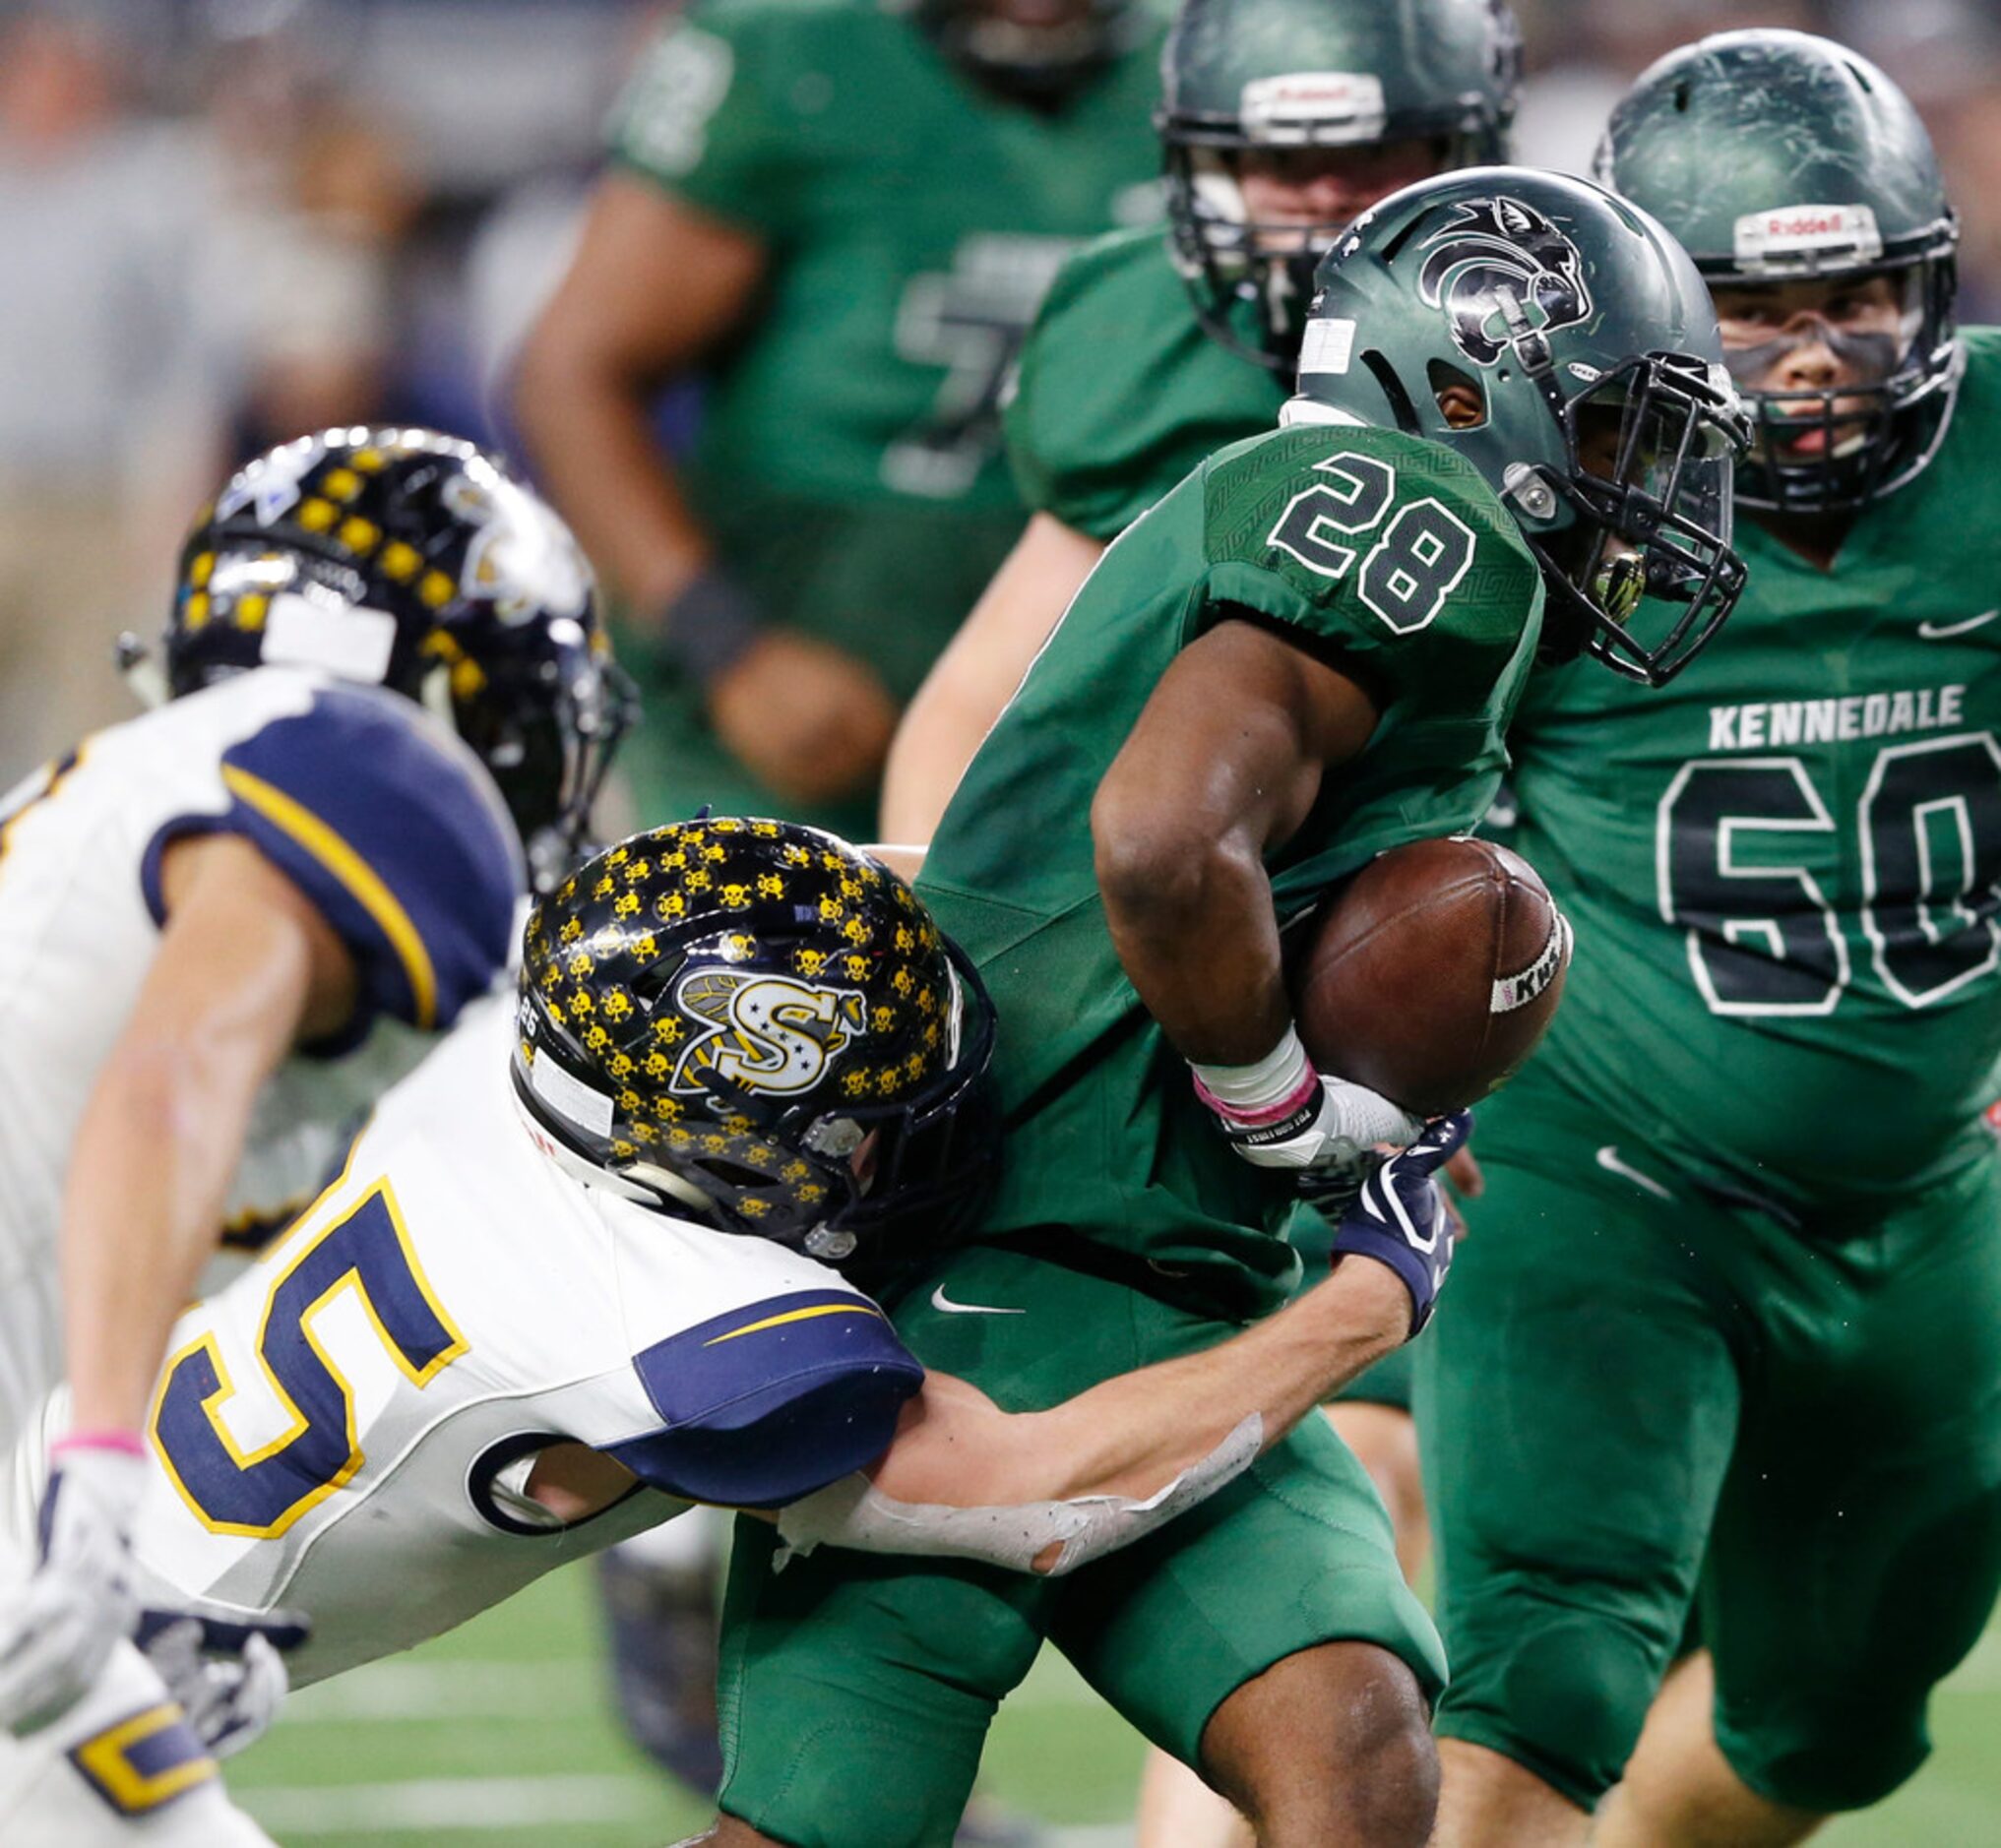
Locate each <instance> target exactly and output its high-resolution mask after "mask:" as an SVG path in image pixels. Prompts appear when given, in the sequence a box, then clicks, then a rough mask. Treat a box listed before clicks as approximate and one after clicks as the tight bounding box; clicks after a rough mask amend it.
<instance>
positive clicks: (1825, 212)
mask: <svg viewBox="0 0 2001 1848" xmlns="http://www.w3.org/2000/svg"><path fill="white" fill-rule="evenodd" d="M1732 241H1733V243H1734V246H1735V250H1736V255H1737V260H1738V261H1739V262H1740V263H1745V264H1753V265H1755V264H1759V263H1766V264H1771V263H1783V262H1787V261H1789V260H1796V259H1800V258H1804V257H1808V256H1811V255H1813V254H1814V253H1817V252H1826V253H1829V254H1833V253H1837V252H1839V253H1840V254H1842V255H1844V256H1849V257H1855V258H1859V259H1861V260H1863V261H1865V262H1867V261H1873V260H1874V259H1875V258H1877V257H1880V256H1881V255H1882V254H1883V235H1882V232H1881V231H1880V230H1879V229H1878V228H1877V224H1876V215H1875V213H1874V212H1872V211H1871V210H1870V209H1869V208H1868V207H1867V206H1860V205H1857V206H1808V205H1800V206H1775V207H1773V208H1771V209H1770V210H1768V211H1765V212H1752V213H1747V214H1746V215H1745V216H1743V217H1741V218H1739V219H1738V220H1737V221H1736V224H1735V227H1734V233H1733V240H1732Z"/></svg>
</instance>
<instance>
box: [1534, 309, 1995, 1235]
mask: <svg viewBox="0 0 2001 1848" xmlns="http://www.w3.org/2000/svg"><path fill="white" fill-rule="evenodd" d="M1967 345H1968V349H1969V352H1968V356H1969V365H1968V370H1967V375H1966V380H1965V383H1964V385H1963V386H1962V388H1961V392H1960V399H1959V405H1958V409H1957V411H1956V412H1955V414H1954V416H1953V419H1952V422H1951V425H1950V427H1949V429H1948V431H1947V434H1946V437H1945V440H1944V442H1943V444H1942V445H1941V447H1940V448H1939V450H1938V453H1937V454H1936V456H1935V457H1934V458H1933V460H1932V462H1931V464H1930V466H1929V467H1928V468H1926V469H1925V471H1924V472H1923V473H1922V474H1921V475H1919V476H1918V477H1917V479H1916V480H1915V481H1914V482H1912V483H1911V484H1910V485H1909V486H1908V487H1907V488H1905V489H1903V490H1901V491H1900V492H1899V493H1897V494H1895V495H1893V496H1891V497H1890V498H1889V499H1887V500H1884V501H1880V502H1877V503H1876V504H1874V505H1873V506H1872V507H1870V508H1869V509H1868V510H1867V511H1866V512H1865V513H1864V514H1863V515H1862V516H1861V518H1860V519H1859V520H1858V521H1857V522H1856V524H1855V525H1854V526H1853V528H1852V530H1851V531H1850V533H1849V535H1848V538H1847V541H1846V543H1845V545H1844V546H1843V548H1842V550H1841V553H1840V555H1839V556H1838V557H1837V559H1836V560H1835V562H1834V565H1833V568H1832V569H1831V570H1829V571H1825V572H1824V571H1821V570H1819V569H1817V568H1816V567H1814V566H1812V565H1810V564H1808V563H1807V562H1806V561H1805V560H1804V559H1802V558H1800V557H1798V556H1797V555H1796V554H1795V553H1793V552H1791V551H1789V550H1787V549H1786V548H1785V547H1784V546H1782V545H1781V544H1779V543H1778V542H1777V541H1776V540H1775V539H1773V538H1772V537H1771V536H1770V534H1769V533H1767V532H1766V531H1764V530H1763V529H1762V528H1760V527H1759V526H1757V525H1756V524H1752V523H1751V522H1750V521H1748V520H1745V521H1740V522H1739V524H1738V531H1737V544H1738V546H1739V548H1740V549H1741V550H1742V552H1743V554H1744V558H1745V561H1746V563H1747V564H1748V565H1749V567H1750V584H1749V587H1748V589H1747V590H1746V592H1745V594H1744V597H1743V600H1742V601H1741V602H1740V603H1739V604H1738V606H1737V609H1736V612H1735V614H1734V615H1733V616H1732V617H1731V618H1730V622H1729V626H1728V627H1727V628H1726V629H1725V630H1724V631H1723V633H1722V635H1721V636H1720V637H1719V638H1718V640H1717V642H1716V643H1715V645H1714V646H1713V647H1710V648H1709V649H1708V650H1707V651H1706V652H1705V653H1703V654H1702V655H1701V656H1700V657H1699V658H1698V659H1697V660H1696V662H1695V663H1694V664H1693V665H1692V666H1691V667H1690V668H1689V669H1688V670H1687V671H1686V672H1685V673H1683V674H1682V675H1681V676H1680V677H1679V678H1678V679H1677V680H1675V681H1674V682H1673V683H1672V685H1671V686H1669V687H1668V688H1666V689H1665V690H1664V691H1660V692H1654V691H1649V690H1647V689H1644V688H1636V687H1630V686H1627V685H1625V684H1623V683H1621V682H1620V681H1617V680H1615V679H1614V678H1613V677H1612V676H1611V675H1609V674H1606V673H1603V672H1601V671H1598V670H1596V669H1595V668H1594V667H1592V666H1590V665H1589V664H1586V665H1582V666H1578V667H1573V668H1567V669H1565V670H1564V671H1563V672H1562V673H1560V674H1558V675H1555V676H1548V677H1544V678H1542V679H1539V680H1538V681H1537V684H1536V686H1535V688H1534V689H1533V691H1532V693H1531V695H1530V697H1529V699H1528V700H1527V701H1526V702H1525V704H1524V708H1523V711H1522V715H1521V717H1520V719H1519V721H1518V723H1517V725H1516V728H1515V731H1514V733H1513V734H1512V736H1511V737H1510V739H1509V746H1510V749H1511V751H1512V752H1513V753H1514V756H1515V759H1516V767H1515V770H1514V772H1513V774H1512V776H1511V778H1510V780H1511V782H1512V783H1513V785H1514V787H1515V790H1516V793H1517V795H1518V796H1519V797H1520V800H1521V809H1522V825H1521V830H1520V832H1519V833H1518V834H1517V836H1516V844H1517V845H1518V846H1519V847H1520V848H1521V850H1522V852H1523V853H1525V854H1526V855H1527V856H1528V857H1529V859H1530V860H1531V861H1532V862H1533V863H1534V865H1535V867H1536V868H1537V869H1538V870H1539V871H1540V872H1541V874H1542V876H1543V878H1544V879H1545V880H1547V881H1548V883H1549V885H1550V888H1551V890H1552V891H1553V892H1554V893H1555V894H1556V896H1557V898H1558V900H1559V901H1560V902H1561V903H1562V905H1563V907H1564V909H1565V910H1566V911H1567V912H1568V913H1569V914H1570V918H1571V921H1572V923H1573V924H1574V925H1575V927H1576V931H1577V953H1576V960H1575V962H1574V964H1573V966H1572V968H1571V972H1570V979H1569V984H1568V986H1567V988H1566V991H1565V994H1564V1000H1563V1006H1562V1007H1561V1008H1560V1009H1559V1010H1558V1012H1557V1016H1556V1020H1555V1024H1554V1026H1553V1027H1552V1028H1551V1031H1550V1036H1549V1040H1548V1042H1547V1043H1546V1045H1545V1047H1544V1049H1543V1051H1542V1052H1541V1053H1540V1054H1538V1055H1537V1056H1538V1058H1539V1059H1541V1060H1544V1061H1547V1062H1548V1065H1549V1067H1550V1069H1551V1070H1553V1071H1554V1072H1555V1074H1556V1075H1558V1076H1559V1077H1561V1078H1564V1079H1565V1080H1567V1081H1568V1082H1569V1083H1571V1084H1572V1085H1573V1086H1574V1087H1575V1088H1577V1089H1579V1090H1581V1091H1583V1092H1585V1093H1586V1094H1588V1095H1590V1096H1592V1097H1594V1098H1595V1099H1596V1100H1597V1101H1598V1102H1599V1103H1600V1104H1601V1105H1602V1106H1603V1107H1604V1108H1605V1109H1606V1110H1607V1111H1608V1112H1610V1113H1611V1114H1612V1115H1613V1116H1614V1117H1616V1118H1617V1119H1618V1120H1619V1121H1621V1122H1623V1123H1627V1124H1630V1125H1631V1129H1632V1134H1633V1135H1634V1137H1635V1138H1636V1139H1637V1141H1636V1146H1641V1147H1645V1146H1649V1145H1652V1146H1656V1147H1657V1148H1658V1149H1659V1150H1660V1151H1661V1152H1662V1154H1664V1155H1665V1156H1667V1157H1668V1158H1670V1159H1672V1160H1674V1161H1676V1162H1678V1163H1680V1164H1681V1165H1683V1166H1684V1167H1686V1168H1689V1169H1692V1170H1695V1171H1697V1172H1698V1173H1706V1174H1709V1175H1711V1176H1712V1177H1714V1179H1715V1180H1716V1181H1717V1182H1719V1183H1720V1185H1722V1186H1724V1187H1726V1188H1729V1189H1734V1190H1738V1191H1741V1192H1744V1193H1747V1194H1749V1195H1751V1196H1753V1197H1754V1198H1759V1199H1765V1200H1770V1201H1774V1202H1776V1203H1778V1204H1779V1205H1781V1206H1782V1207H1800V1206H1809V1205H1810V1206H1815V1207H1818V1208H1820V1209H1821V1210H1823V1211H1825V1210H1828V1209H1830V1208H1832V1209H1835V1210H1840V1209H1841V1208H1842V1207H1843V1206H1844V1205H1845V1203H1849V1202H1852V1203H1853V1204H1855V1205H1856V1206H1857V1207H1859V1208H1862V1209H1866V1208H1867V1206H1868V1204H1869V1202H1870V1201H1880V1200H1881V1199H1882V1198H1883V1197H1885V1196H1887V1195H1890V1194H1893V1193H1897V1192H1901V1191H1903V1190H1905V1189H1907V1188H1909V1187H1913V1186H1921V1185H1924V1184H1926V1183H1928V1182H1930V1181H1933V1180H1937V1179H1942V1178H1944V1177H1945V1176H1947V1175H1949V1174H1950V1173H1951V1172H1952V1171H1953V1170H1954V1169H1955V1168H1956V1167H1958V1166H1960V1165H1962V1164H1964V1163H1965V1162H1966V1161H1968V1160H1970V1159H1971V1158H1973V1156H1974V1154H1975V1153H1976V1152H1977V1151H1978V1150H1979V1149H1980V1147H1981V1144H1982V1140H1983V1133H1982V1132H1981V1131H1980V1130H1978V1129H1977V1127H1976V1120H1977V1118H1978V1116H1979V1113H1980V1111H1981V1109H1982V1107H1983V1106H1984V1105H1985V1104H1986V1103H1988V1102H1989V1100H1990V1099H1991V1098H1992V1097H1993V1095H1994V1068H1995V1061H1996V1056H1997V1054H2001V972H1997V971H2001V893H1997V891H1996V881H1997V879H2001V611H1997V609H1996V607H1995V606H1996V604H1997V603H2001V466H1997V458H2001V332H1997V331H1995V330H1992V329H1980V330H1975V331H1973V332H1971V333H1970V334H1969V335H1968V337H1967ZM1990 445H1991V446H1992V447H1989V446H1990ZM1987 1145H1988V1146H1989V1147H1990V1148H1991V1143H1989V1144H1987Z"/></svg>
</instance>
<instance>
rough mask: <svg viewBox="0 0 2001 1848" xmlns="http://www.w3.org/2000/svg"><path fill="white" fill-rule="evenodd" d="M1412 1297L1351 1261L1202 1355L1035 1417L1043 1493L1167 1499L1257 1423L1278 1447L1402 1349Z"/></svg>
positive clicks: (1376, 1268) (1384, 1270) (1383, 1273)
mask: <svg viewBox="0 0 2001 1848" xmlns="http://www.w3.org/2000/svg"><path fill="white" fill-rule="evenodd" d="M1409 1329H1410V1295H1409V1292H1408V1291H1407V1289H1406V1288H1405V1286H1404V1285H1403V1284H1402V1283H1401V1282H1399V1281H1398V1279H1397V1277H1396V1276H1395V1274H1394V1273H1393V1272H1392V1271H1391V1270H1390V1269H1389V1268H1388V1267H1387V1266H1385V1265H1383V1264H1378V1263H1370V1262H1368V1261H1367V1260H1349V1261H1345V1262H1344V1263H1342V1264H1340V1265H1339V1266H1338V1267H1337V1268H1336V1270H1335V1273H1334V1275H1333V1276H1331V1277H1329V1278H1328V1279H1327V1280H1326V1281H1325V1282H1324V1283H1321V1284H1318V1285H1316V1286H1315V1287H1314V1288H1313V1289H1312V1290H1309V1291H1308V1292H1307V1293H1306V1294H1305V1295H1304V1296H1302V1297H1300V1298H1299V1299H1298V1301H1296V1302H1294V1303H1292V1304H1290V1305H1288V1306H1287V1307H1286V1308H1284V1309H1282V1310H1281V1311H1280V1312H1279V1313H1278V1314H1277V1315H1275V1316H1273V1317H1271V1318H1269V1319H1268V1320H1267V1321H1265V1322H1262V1323H1260V1324H1257V1325H1256V1326H1255V1327H1253V1328H1250V1329H1247V1330H1246V1331H1245V1332H1244V1333H1242V1334H1239V1335H1237V1336H1235V1337H1233V1338H1232V1339H1231V1340H1228V1341H1225V1342H1223V1343H1222V1344H1221V1345H1220V1346H1218V1347H1213V1348H1210V1349H1208V1350H1206V1351H1205V1352H1203V1353H1200V1354H1190V1355H1185V1356H1183V1357H1182V1358H1180V1359H1178V1360H1171V1361H1163V1362H1161V1363H1160V1364H1159V1365H1158V1366H1155V1367H1148V1368H1144V1369H1142V1370H1141V1371H1140V1372H1138V1373H1131V1374H1122V1375H1120V1376H1119V1377H1117V1378H1116V1379H1112V1380H1107V1381H1105V1382H1104V1383H1103V1384H1102V1385H1100V1386H1094V1387H1092V1389H1091V1390H1090V1391H1088V1392H1084V1393H1081V1394H1079V1395H1078V1396H1077V1397H1076V1398H1074V1399H1069V1400H1066V1401H1065V1402H1064V1403H1063V1404H1061V1405H1058V1406H1054V1407H1052V1408H1051V1409H1050V1410H1049V1411H1046V1412H1040V1413H1035V1414H1032V1418H1033V1421H1034V1423H1035V1425H1036V1427H1037V1429H1036V1430H1035V1431H1034V1433H1033V1434H1032V1441H1033V1443H1034V1445H1035V1447H1036V1449H1037V1450H1038V1451H1039V1453H1040V1456H1039V1460H1038V1462H1037V1464H1036V1467H1038V1468H1040V1469H1042V1470H1044V1471H1046V1472H1047V1475H1046V1477H1045V1479H1044V1481H1043V1483H1042V1485H1041V1486H1040V1487H1039V1488H1038V1489H1037V1490H1036V1493H1037V1494H1038V1495H1039V1496H1041V1497H1043V1498H1045V1499H1048V1500H1052V1501H1053V1500H1067V1499H1070V1498H1073V1497H1076V1496H1084V1495H1121V1496H1128V1497H1133V1498H1136V1499H1145V1498H1146V1497H1149V1496H1152V1495H1155V1494H1157V1493H1158V1492H1159V1490H1161V1489H1162V1488H1164V1487H1165V1486H1166V1485H1167V1484H1168V1483H1170V1482H1172V1481H1173V1480H1174V1478H1175V1477H1176V1476H1178V1475H1179V1474H1180V1473H1181V1472H1182V1471H1183V1470H1185V1469H1188V1468H1190V1467H1192V1466H1193V1465H1194V1464H1196V1463H1198V1462H1200V1461H1201V1460H1202V1458H1204V1457H1205V1456H1208V1455H1209V1454H1210V1453H1211V1452H1212V1451H1213V1450H1214V1449H1215V1448H1217V1446H1219V1444H1221V1443H1222V1442H1223V1440H1224V1439H1225V1438H1227V1437H1228V1436H1229V1434H1230V1433H1231V1432H1232V1431H1234V1430H1235V1429H1236V1428H1237V1427H1238V1426H1239V1425H1240V1424H1241V1423H1242V1422H1243V1421H1244V1420H1245V1419H1246V1418H1249V1417H1252V1416H1254V1415H1255V1416H1256V1417H1257V1418H1258V1420H1259V1421H1260V1423H1261V1425H1262V1427H1263V1445H1264V1447H1265V1448H1269V1447H1270V1446H1272V1445H1273V1444H1276V1443H1277V1442H1278V1441H1279V1440H1280V1439H1281V1438H1282V1437H1283V1436H1284V1434H1285V1433H1286V1432H1287V1431H1289V1430H1291V1428H1292V1427H1293V1426H1294V1425H1295V1424H1297V1423H1298V1422H1299V1420H1300V1419H1301V1418H1303V1417H1305V1415H1306V1414H1307V1413H1308V1412H1309V1411H1311V1410H1312V1409H1313V1408H1314V1407H1315V1406H1316V1405H1318V1404H1320V1403H1321V1401H1322V1400H1324V1399H1325V1398H1326V1397H1327V1396H1328V1395H1329V1394H1330V1393H1332V1392H1334V1391H1336V1390H1337V1389H1339V1388H1340V1387H1341V1386H1345V1385H1346V1384H1347V1382H1348V1381H1350V1380H1352V1379H1353V1378H1354V1377H1355V1376H1356V1375H1357V1374H1359V1373H1361V1372H1362V1371H1363V1369H1364V1368H1366V1367H1368V1366H1370V1365H1371V1364H1372V1363H1373V1362H1375V1361H1377V1360H1380V1359H1381V1358H1382V1357H1383V1356H1384V1355H1385V1354H1387V1353H1388V1352H1389V1351H1390V1350H1391V1349H1392V1348H1394V1347H1398V1346H1400V1345H1401V1344H1402V1343H1403V1341H1404V1340H1405V1339H1406V1337H1407V1335H1408V1333H1409Z"/></svg>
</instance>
